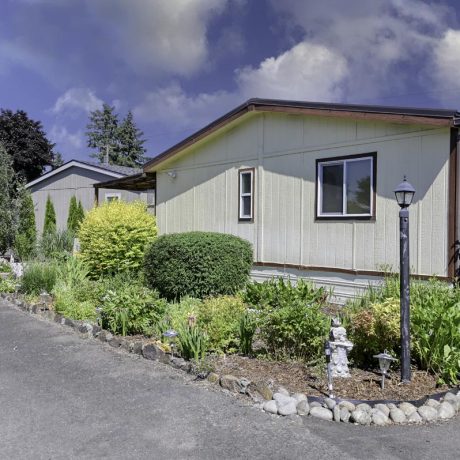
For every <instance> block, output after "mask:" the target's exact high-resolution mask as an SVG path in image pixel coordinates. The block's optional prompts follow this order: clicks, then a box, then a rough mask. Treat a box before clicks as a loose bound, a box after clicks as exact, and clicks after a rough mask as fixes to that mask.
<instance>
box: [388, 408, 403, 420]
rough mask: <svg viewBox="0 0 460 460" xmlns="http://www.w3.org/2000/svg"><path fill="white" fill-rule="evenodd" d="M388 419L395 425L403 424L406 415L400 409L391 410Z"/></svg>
mask: <svg viewBox="0 0 460 460" xmlns="http://www.w3.org/2000/svg"><path fill="white" fill-rule="evenodd" d="M390 418H391V420H393V422H395V423H404V422H405V421H406V414H405V413H404V412H403V411H402V410H401V409H398V408H396V409H391V410H390Z"/></svg>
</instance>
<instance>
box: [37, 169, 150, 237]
mask: <svg viewBox="0 0 460 460" xmlns="http://www.w3.org/2000/svg"><path fill="white" fill-rule="evenodd" d="M111 178H112V177H110V176H107V175H105V174H100V173H98V172H95V171H90V170H87V169H83V168H79V167H76V166H74V167H72V168H69V169H67V170H65V171H63V172H62V173H60V174H56V175H55V176H52V177H50V178H49V179H46V180H43V181H41V182H39V183H38V184H36V185H33V186H32V187H31V188H30V191H31V194H32V199H33V202H34V208H35V222H36V226H37V231H38V234H39V235H41V232H42V230H43V224H44V218H45V207H46V200H47V197H48V196H50V198H51V201H52V202H53V205H54V209H55V211H56V224H57V227H58V228H59V229H65V228H66V227H67V217H68V214H69V204H70V199H71V198H72V196H74V195H75V196H76V197H77V200H80V201H81V203H82V205H83V208H84V209H85V211H88V210H89V209H91V208H92V207H93V206H94V201H95V189H94V187H93V184H95V183H97V182H103V181H107V180H109V179H111ZM105 193H120V194H121V199H123V200H125V201H133V200H135V199H140V198H141V196H140V193H139V192H129V191H125V190H106V189H100V190H99V200H100V201H101V202H102V201H103V200H104V199H105Z"/></svg>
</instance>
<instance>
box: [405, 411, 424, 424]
mask: <svg viewBox="0 0 460 460" xmlns="http://www.w3.org/2000/svg"><path fill="white" fill-rule="evenodd" d="M407 421H408V422H409V423H421V422H423V419H422V417H421V416H420V414H419V413H418V412H417V411H415V412H413V413H412V414H410V415H409V416H408V417H407Z"/></svg>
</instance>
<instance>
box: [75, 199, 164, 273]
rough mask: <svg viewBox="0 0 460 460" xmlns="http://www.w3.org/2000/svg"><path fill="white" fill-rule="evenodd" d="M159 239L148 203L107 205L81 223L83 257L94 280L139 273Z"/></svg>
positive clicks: (89, 214)
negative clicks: (145, 257) (153, 244)
mask: <svg viewBox="0 0 460 460" xmlns="http://www.w3.org/2000/svg"><path fill="white" fill-rule="evenodd" d="M156 236H157V227H156V221H155V217H154V216H152V215H151V214H149V213H148V212H147V206H146V204H145V203H142V202H140V201H134V202H131V203H126V202H124V201H118V200H117V201H111V202H107V203H104V204H103V205H101V206H99V207H96V208H93V209H92V210H91V211H89V212H88V214H87V215H86V217H85V218H84V220H83V222H82V223H81V226H80V230H79V232H78V237H79V239H80V256H81V258H82V259H83V260H84V261H85V262H86V264H87V266H88V268H89V270H90V276H91V277H92V278H96V277H99V276H102V275H113V274H114V273H118V272H128V271H135V270H138V269H139V268H141V267H142V262H143V259H144V254H145V249H146V248H147V246H148V245H149V244H150V243H152V241H154V240H155V238H156Z"/></svg>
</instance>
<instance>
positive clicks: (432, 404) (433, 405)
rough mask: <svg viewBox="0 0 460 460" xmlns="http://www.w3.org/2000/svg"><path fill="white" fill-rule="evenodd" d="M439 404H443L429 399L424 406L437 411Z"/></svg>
mask: <svg viewBox="0 0 460 460" xmlns="http://www.w3.org/2000/svg"><path fill="white" fill-rule="evenodd" d="M439 404H441V403H440V402H439V401H437V400H436V399H428V400H427V401H426V402H425V404H424V405H425V406H430V407H434V408H435V409H437V408H438V407H439Z"/></svg>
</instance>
